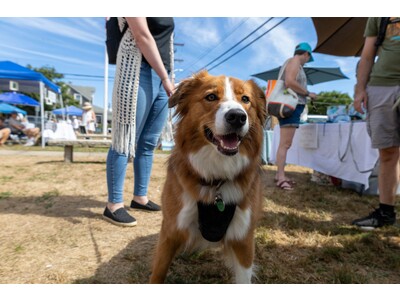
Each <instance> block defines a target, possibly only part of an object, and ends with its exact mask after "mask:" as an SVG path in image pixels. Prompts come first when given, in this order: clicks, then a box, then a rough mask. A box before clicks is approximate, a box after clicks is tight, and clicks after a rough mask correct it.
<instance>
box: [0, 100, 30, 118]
mask: <svg viewBox="0 0 400 300" xmlns="http://www.w3.org/2000/svg"><path fill="white" fill-rule="evenodd" d="M13 111H16V112H19V113H21V114H23V115H24V116H25V115H26V111H24V110H22V109H20V108H18V107H15V106H13V105H10V104H7V103H0V113H3V114H11V113H12V112H13Z"/></svg>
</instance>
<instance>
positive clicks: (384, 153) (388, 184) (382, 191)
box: [378, 147, 400, 205]
mask: <svg viewBox="0 0 400 300" xmlns="http://www.w3.org/2000/svg"><path fill="white" fill-rule="evenodd" d="M399 149H400V148H399V147H391V148H386V149H379V158H380V161H379V177H378V181H379V202H380V203H383V204H388V205H394V204H395V198H396V190H397V186H398V183H399V153H400V152H399Z"/></svg>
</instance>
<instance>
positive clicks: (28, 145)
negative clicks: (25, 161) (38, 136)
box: [24, 141, 35, 147]
mask: <svg viewBox="0 0 400 300" xmlns="http://www.w3.org/2000/svg"><path fill="white" fill-rule="evenodd" d="M34 145H35V142H34V141H27V142H26V143H25V144H24V146H25V147H30V146H34Z"/></svg>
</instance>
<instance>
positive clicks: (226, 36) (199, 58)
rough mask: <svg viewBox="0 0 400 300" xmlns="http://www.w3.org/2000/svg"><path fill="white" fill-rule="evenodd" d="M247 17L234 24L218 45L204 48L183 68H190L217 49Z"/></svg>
mask: <svg viewBox="0 0 400 300" xmlns="http://www.w3.org/2000/svg"><path fill="white" fill-rule="evenodd" d="M248 19H249V18H246V19H244V20H243V21H242V22H240V24H239V25H238V26H236V27H235V28H234V29H232V31H231V32H230V33H228V34H227V35H225V37H223V38H222V40H221V41H220V42H219V43H218V45H216V46H215V47H214V46H213V47H210V48H208V49H206V50H205V51H204V52H203V53H202V54H200V55H199V56H198V57H197V58H196V59H195V61H194V62H193V63H192V64H191V65H190V66H188V67H186V66H185V67H184V68H183V69H184V70H187V69H189V68H191V67H192V66H194V65H195V64H196V63H197V62H199V61H200V60H201V59H203V58H204V57H205V56H206V55H207V54H210V52H212V51H213V50H215V49H217V48H218V47H219V46H221V44H222V43H223V42H224V41H225V40H226V39H227V38H228V37H230V36H231V35H232V34H233V33H234V32H235V31H236V30H237V29H239V27H240V26H242V25H243V24H244V23H245V22H247V20H248Z"/></svg>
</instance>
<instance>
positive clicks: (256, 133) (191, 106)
mask: <svg viewBox="0 0 400 300" xmlns="http://www.w3.org/2000/svg"><path fill="white" fill-rule="evenodd" d="M174 106H176V114H177V115H178V116H179V121H178V125H177V130H176V146H177V147H180V148H181V149H182V150H186V152H188V153H193V152H196V151H199V150H200V149H201V148H202V147H204V146H210V145H212V147H213V148H214V149H215V151H218V152H219V153H220V154H222V155H224V156H234V155H236V154H237V153H238V152H240V153H242V152H243V154H246V155H247V156H251V155H256V154H258V153H259V151H260V147H261V145H260V144H261V141H262V126H263V124H264V121H265V117H266V101H265V96H264V93H263V91H262V90H261V89H260V88H259V87H258V86H257V84H255V83H254V82H253V81H252V80H248V81H242V80H239V79H237V78H232V77H227V76H211V75H209V74H208V73H207V71H201V72H199V73H198V74H195V75H194V76H193V77H191V78H189V79H186V80H184V81H183V82H181V83H180V84H179V86H178V88H177V91H176V92H175V93H174V94H173V95H172V97H171V98H170V100H169V107H174Z"/></svg>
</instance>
